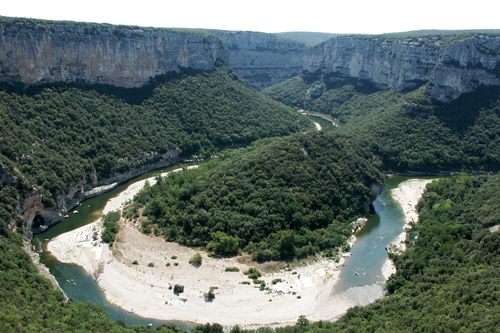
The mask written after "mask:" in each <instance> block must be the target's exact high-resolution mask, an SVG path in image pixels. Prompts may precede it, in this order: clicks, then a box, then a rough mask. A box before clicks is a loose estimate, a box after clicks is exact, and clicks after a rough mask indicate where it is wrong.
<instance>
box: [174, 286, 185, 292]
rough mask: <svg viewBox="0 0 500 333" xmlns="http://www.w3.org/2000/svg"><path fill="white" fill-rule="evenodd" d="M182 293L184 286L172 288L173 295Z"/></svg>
mask: <svg viewBox="0 0 500 333" xmlns="http://www.w3.org/2000/svg"><path fill="white" fill-rule="evenodd" d="M183 292H184V286H182V285H180V284H176V285H175V286H174V294H180V293H183Z"/></svg>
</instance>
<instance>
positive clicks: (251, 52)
mask: <svg viewBox="0 0 500 333" xmlns="http://www.w3.org/2000/svg"><path fill="white" fill-rule="evenodd" d="M213 33H215V34H216V35H217V36H219V37H220V38H221V39H222V41H223V42H224V44H225V45H226V46H227V48H228V49H229V65H230V66H231V67H232V68H233V69H234V70H235V71H236V72H237V73H238V75H240V76H241V77H242V78H244V79H246V80H247V81H248V82H249V83H250V84H251V85H252V86H253V87H255V88H257V89H259V90H261V89H264V88H267V87H269V86H272V85H274V84H276V83H280V82H283V81H286V80H288V79H289V78H292V77H294V76H297V75H298V74H300V72H301V71H302V60H303V56H304V51H305V48H306V46H305V45H304V44H302V43H298V42H295V41H292V40H288V39H280V38H278V37H277V36H275V35H272V34H264V33H258V32H234V31H215V32H213Z"/></svg>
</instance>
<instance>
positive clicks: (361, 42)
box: [303, 35, 500, 101]
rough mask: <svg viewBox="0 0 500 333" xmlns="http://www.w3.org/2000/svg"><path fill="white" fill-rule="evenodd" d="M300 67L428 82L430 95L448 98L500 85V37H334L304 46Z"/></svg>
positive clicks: (378, 80)
mask: <svg viewBox="0 0 500 333" xmlns="http://www.w3.org/2000/svg"><path fill="white" fill-rule="evenodd" d="M303 69H304V71H303V73H304V74H305V75H321V76H324V77H325V76H327V77H328V80H330V81H342V80H345V79H347V78H351V79H352V78H355V79H360V80H364V81H368V82H371V83H373V84H374V85H375V86H376V87H378V88H381V89H387V88H391V89H394V90H395V91H403V90H406V89H412V88H416V87H417V86H419V85H422V84H424V83H429V88H428V92H429V93H430V95H431V97H433V98H435V99H437V100H440V101H449V100H453V99H455V98H457V97H458V96H460V95H461V94H463V93H466V92H470V91H473V90H474V89H476V88H477V87H479V86H480V85H500V37H497V36H486V35H483V36H476V37H472V38H469V39H465V40H463V41H462V42H458V43H455V44H453V45H452V46H449V47H442V46H440V45H439V42H434V44H431V45H426V44H425V43H419V42H409V41H408V40H404V39H402V40H398V41H397V42H395V43H392V44H389V43H385V42H381V41H380V40H377V39H364V38H356V37H336V38H332V39H330V40H328V41H326V42H325V43H323V44H321V45H319V46H317V47H315V48H312V49H310V50H308V51H307V52H306V54H305V57H304V68H303Z"/></svg>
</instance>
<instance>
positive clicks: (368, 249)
mask: <svg viewBox="0 0 500 333" xmlns="http://www.w3.org/2000/svg"><path fill="white" fill-rule="evenodd" d="M178 167H179V166H174V167H171V168H168V169H164V170H157V171H153V172H150V173H147V174H144V175H142V176H141V177H139V178H135V179H133V180H130V181H129V182H127V183H124V184H122V185H120V186H118V187H116V188H115V189H113V190H112V191H110V192H108V193H105V194H102V195H100V196H98V197H95V198H92V199H89V200H86V201H84V202H83V203H82V204H81V205H80V206H78V207H77V208H76V209H77V210H78V211H79V213H78V214H73V213H72V212H70V213H69V217H68V218H66V219H63V221H62V222H61V223H59V224H57V225H55V226H53V227H51V228H50V229H48V230H47V231H46V232H44V233H42V234H38V235H36V236H35V237H34V239H33V244H34V246H35V247H36V248H37V249H39V250H41V251H42V252H41V255H40V261H41V262H42V263H43V264H45V265H46V266H47V267H48V269H49V271H50V273H51V274H52V275H54V277H55V278H56V280H57V282H58V283H59V285H60V286H61V288H62V289H63V290H64V292H65V293H66V295H67V296H68V297H70V298H73V299H75V300H77V301H80V302H85V301H91V302H94V303H97V304H99V305H101V307H102V308H103V309H104V310H105V311H106V312H107V313H108V314H109V316H110V318H111V319H112V320H123V321H124V322H125V323H126V324H127V325H149V324H152V326H153V327H156V326H158V325H160V324H162V323H166V321H161V320H155V319H151V318H144V317H140V316H137V315H135V314H133V313H129V312H127V311H125V310H123V309H121V308H120V307H119V306H117V305H115V304H112V303H109V302H108V301H107V300H106V298H105V297H104V294H103V292H102V290H101V289H100V288H99V285H98V284H97V283H96V282H95V281H94V278H93V277H92V276H91V274H89V272H86V271H85V270H84V269H83V268H81V267H80V266H77V265H74V264H63V263H60V262H58V261H57V260H56V259H55V258H54V257H53V256H52V255H51V254H50V252H48V251H46V247H47V243H48V242H49V241H50V240H51V239H52V238H54V237H57V236H58V235H60V234H63V233H65V232H68V231H71V230H74V229H76V228H79V227H81V226H84V225H86V224H89V223H92V222H94V221H95V220H96V219H98V218H99V217H100V216H101V214H102V210H103V208H104V206H105V205H106V202H107V201H108V200H109V199H110V198H112V197H114V196H117V195H118V194H119V193H120V192H121V191H123V190H125V189H126V188H127V187H128V186H129V185H130V184H132V183H134V182H136V181H138V180H142V179H145V178H149V177H153V176H155V175H157V174H159V173H161V172H165V171H169V170H172V169H175V168H178ZM407 179H408V178H407V177H399V176H396V177H391V178H389V179H386V186H385V188H384V191H383V192H382V193H381V195H380V196H379V197H378V198H377V199H376V201H375V202H374V203H373V205H374V208H375V212H376V214H374V215H373V216H371V217H370V218H369V219H368V222H367V224H366V225H365V226H364V228H363V229H361V230H360V231H359V232H357V234H356V236H357V241H356V243H355V244H354V246H353V247H352V249H351V253H352V256H351V257H349V258H347V259H346V261H345V263H344V267H343V268H342V272H341V274H340V280H339V281H338V282H337V284H336V285H335V290H333V294H341V293H347V294H349V295H350V297H351V298H356V297H358V296H359V297H363V298H364V299H360V300H359V303H360V304H361V305H363V304H368V303H370V302H373V301H374V300H375V299H377V298H380V297H381V296H382V295H383V290H384V289H383V288H384V283H385V279H384V277H383V275H382V265H383V264H384V261H385V260H386V259H387V253H386V251H385V247H386V246H387V245H388V244H390V243H391V242H392V241H393V240H395V239H396V238H397V236H398V235H399V234H400V233H401V232H402V230H403V226H404V220H403V212H402V210H401V208H400V207H399V205H398V204H397V203H396V202H395V201H394V200H393V199H392V197H391V195H390V190H391V189H393V188H395V187H397V186H398V184H400V183H401V182H403V181H405V180H407ZM68 281H69V282H68ZM361 289H364V290H363V292H361ZM367 289H368V290H369V292H366V291H367ZM173 323H175V324H176V325H178V326H180V327H181V328H184V329H189V328H190V325H191V324H190V323H184V322H182V321H174V322H173Z"/></svg>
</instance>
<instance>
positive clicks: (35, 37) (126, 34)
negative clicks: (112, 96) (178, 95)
mask: <svg viewBox="0 0 500 333" xmlns="http://www.w3.org/2000/svg"><path fill="white" fill-rule="evenodd" d="M39 22H40V23H39V24H34V25H27V24H25V25H19V24H17V25H16V24H11V25H9V24H4V25H0V81H21V82H24V83H27V84H32V83H45V82H78V81H81V82H88V83H103V84H111V85H115V86H119V87H126V88H132V87H139V86H142V85H143V84H145V83H146V82H148V80H149V79H150V78H152V77H155V76H157V75H160V74H165V73H167V72H169V71H179V70H180V69H182V68H193V69H198V70H213V69H214V68H215V66H216V62H217V60H219V59H224V60H226V61H227V58H228V51H227V48H226V47H225V46H224V45H223V44H222V42H221V41H220V39H218V38H217V37H215V36H210V35H208V34H201V33H194V32H189V31H185V32H183V31H172V30H167V29H154V30H153V29H147V30H142V29H141V28H128V27H113V26H108V25H86V24H83V23H82V24H78V23H75V24H67V23H66V24H63V23H60V24H57V23H53V22H52V23H46V24H43V23H44V21H39Z"/></svg>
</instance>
